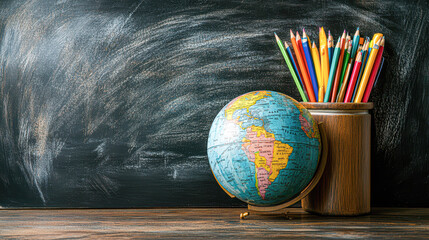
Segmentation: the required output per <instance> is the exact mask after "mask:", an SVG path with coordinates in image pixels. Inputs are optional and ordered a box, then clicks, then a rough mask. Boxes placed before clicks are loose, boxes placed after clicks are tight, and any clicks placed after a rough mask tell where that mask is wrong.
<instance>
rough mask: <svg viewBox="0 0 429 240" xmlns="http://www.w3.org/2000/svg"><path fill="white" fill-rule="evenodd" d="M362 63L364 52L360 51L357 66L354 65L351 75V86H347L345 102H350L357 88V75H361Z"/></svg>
mask: <svg viewBox="0 0 429 240" xmlns="http://www.w3.org/2000/svg"><path fill="white" fill-rule="evenodd" d="M361 65H362V52H359V53H358V54H357V56H356V61H355V66H354V67H353V72H352V76H351V77H350V83H349V87H348V88H347V93H346V96H345V97H344V102H345V103H347V102H350V100H351V98H352V95H353V90H354V89H355V85H356V79H357V76H358V75H359V69H360V66H361Z"/></svg>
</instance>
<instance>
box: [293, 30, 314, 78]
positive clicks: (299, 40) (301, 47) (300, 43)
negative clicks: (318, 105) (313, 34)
mask: <svg viewBox="0 0 429 240" xmlns="http://www.w3.org/2000/svg"><path fill="white" fill-rule="evenodd" d="M296 44H297V45H298V47H299V52H300V53H301V56H302V57H303V58H304V62H305V70H306V71H307V74H308V76H310V71H309V70H308V63H307V59H306V58H305V53H304V47H303V46H302V40H301V36H299V32H296ZM310 83H311V82H310ZM311 86H313V85H311Z"/></svg>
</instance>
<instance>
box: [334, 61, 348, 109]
mask: <svg viewBox="0 0 429 240" xmlns="http://www.w3.org/2000/svg"><path fill="white" fill-rule="evenodd" d="M351 69H352V62H351V61H350V62H349V64H347V69H346V75H345V76H344V80H343V85H341V89H340V93H339V94H338V99H337V102H343V101H344V95H346V90H347V83H348V82H349V76H350V72H351Z"/></svg>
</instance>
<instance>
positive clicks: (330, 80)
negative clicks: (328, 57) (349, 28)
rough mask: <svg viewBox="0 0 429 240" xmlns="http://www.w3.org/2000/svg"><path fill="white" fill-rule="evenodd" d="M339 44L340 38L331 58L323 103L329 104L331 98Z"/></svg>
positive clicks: (339, 51)
mask: <svg viewBox="0 0 429 240" xmlns="http://www.w3.org/2000/svg"><path fill="white" fill-rule="evenodd" d="M340 42H341V37H339V38H338V41H337V46H335V51H334V54H333V56H332V63H331V68H330V71H329V78H328V86H326V92H325V98H324V99H323V101H324V102H329V97H330V96H331V89H332V84H333V83H334V76H335V72H336V69H337V64H338V58H339V57H340V53H341V48H340Z"/></svg>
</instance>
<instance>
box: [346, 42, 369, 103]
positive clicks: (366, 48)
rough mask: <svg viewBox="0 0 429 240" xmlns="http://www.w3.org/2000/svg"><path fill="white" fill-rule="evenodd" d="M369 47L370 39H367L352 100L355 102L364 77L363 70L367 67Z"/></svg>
mask: <svg viewBox="0 0 429 240" xmlns="http://www.w3.org/2000/svg"><path fill="white" fill-rule="evenodd" d="M368 47H369V42H368V40H365V42H364V46H363V48H362V51H363V52H362V64H361V65H360V69H359V75H358V78H357V80H356V85H355V88H354V91H353V97H352V99H351V100H350V102H353V101H354V99H355V97H356V93H357V90H358V87H359V84H360V80H361V79H362V74H363V70H364V69H365V64H366V59H367V54H368Z"/></svg>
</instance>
